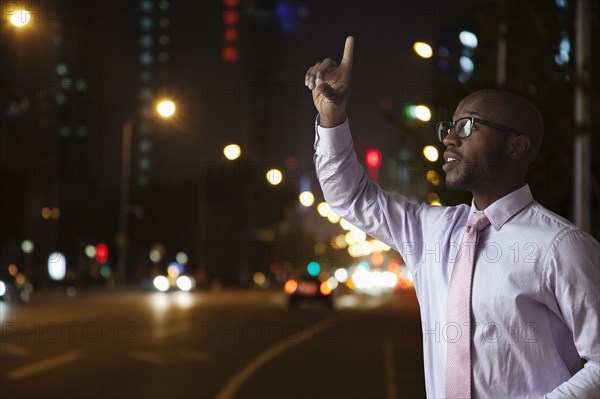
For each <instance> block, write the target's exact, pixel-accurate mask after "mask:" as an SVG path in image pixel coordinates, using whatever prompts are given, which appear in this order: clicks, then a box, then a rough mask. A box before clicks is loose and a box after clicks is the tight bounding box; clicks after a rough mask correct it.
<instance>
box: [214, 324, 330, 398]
mask: <svg viewBox="0 0 600 399" xmlns="http://www.w3.org/2000/svg"><path fill="white" fill-rule="evenodd" d="M331 324H332V323H331V319H327V320H324V321H321V322H319V323H316V324H313V325H312V326H310V327H307V328H305V329H303V330H301V334H300V337H299V338H298V339H297V340H294V341H291V342H290V341H281V342H279V343H277V344H275V345H273V346H271V347H270V348H269V349H267V350H266V351H264V352H262V353H261V354H260V355H258V356H257V357H255V358H254V359H252V361H251V362H250V363H248V364H246V366H244V367H243V368H242V369H241V370H239V371H238V372H237V373H236V374H235V375H234V376H233V377H232V378H230V379H229V381H227V383H226V384H225V386H224V387H223V388H222V389H221V391H220V392H219V393H218V395H217V396H216V397H215V399H232V398H233V397H234V396H235V394H236V393H237V391H238V390H239V389H240V387H241V386H242V385H243V384H244V383H245V382H246V381H247V380H248V379H250V377H252V375H253V374H254V373H256V371H257V370H258V369H260V368H261V367H262V366H264V365H265V364H267V363H268V362H269V361H270V360H272V359H273V358H275V357H276V356H277V355H279V354H280V353H282V352H284V351H286V350H288V349H290V348H292V347H293V346H296V345H298V344H300V343H302V342H304V341H306V340H307V339H309V338H311V337H314V334H311V333H310V332H311V331H319V332H322V331H323V330H324V329H326V328H328V327H329V326H330V325H331Z"/></svg>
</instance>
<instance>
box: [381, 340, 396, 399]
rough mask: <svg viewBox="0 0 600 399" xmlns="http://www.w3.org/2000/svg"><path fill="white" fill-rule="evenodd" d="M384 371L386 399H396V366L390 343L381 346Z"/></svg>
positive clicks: (392, 346)
mask: <svg viewBox="0 0 600 399" xmlns="http://www.w3.org/2000/svg"><path fill="white" fill-rule="evenodd" d="M383 355H384V363H383V368H384V369H385V390H386V398H387V399H397V398H398V389H397V387H396V364H395V362H394V345H393V344H392V341H389V340H388V341H385V344H383Z"/></svg>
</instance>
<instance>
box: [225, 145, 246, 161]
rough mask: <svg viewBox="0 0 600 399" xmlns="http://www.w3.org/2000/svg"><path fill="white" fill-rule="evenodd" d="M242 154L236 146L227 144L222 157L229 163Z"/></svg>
mask: <svg viewBox="0 0 600 399" xmlns="http://www.w3.org/2000/svg"><path fill="white" fill-rule="evenodd" d="M241 154H242V149H241V148H240V146H239V145H237V144H229V145H227V146H225V148H223V155H225V158H227V159H229V160H230V161H233V160H236V159H238V158H239V157H240V155H241Z"/></svg>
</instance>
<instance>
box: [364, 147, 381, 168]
mask: <svg viewBox="0 0 600 399" xmlns="http://www.w3.org/2000/svg"><path fill="white" fill-rule="evenodd" d="M365 161H366V162H367V166H368V167H369V168H372V169H377V168H378V167H380V166H381V151H379V150H377V149H375V148H371V149H369V150H367V154H366V156H365Z"/></svg>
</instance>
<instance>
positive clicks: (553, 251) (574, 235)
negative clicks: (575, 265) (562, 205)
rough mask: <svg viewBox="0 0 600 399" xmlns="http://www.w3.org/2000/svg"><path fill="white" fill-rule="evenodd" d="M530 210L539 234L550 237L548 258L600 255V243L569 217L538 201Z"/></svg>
mask: <svg viewBox="0 0 600 399" xmlns="http://www.w3.org/2000/svg"><path fill="white" fill-rule="evenodd" d="M530 212H531V213H532V215H533V216H534V219H535V221H534V222H533V226H535V229H536V230H537V231H538V232H539V233H538V234H539V235H546V237H547V238H548V240H549V242H548V247H547V248H548V252H547V257H548V258H554V257H559V258H563V259H565V258H567V257H571V262H572V261H574V260H575V259H581V258H585V257H593V258H594V257H595V258H596V259H597V257H598V256H600V253H599V252H600V244H599V243H598V241H596V239H595V238H594V237H592V236H591V235H590V234H588V233H587V232H585V231H583V230H581V229H580V228H579V227H578V226H576V225H575V224H573V223H572V222H571V221H569V220H568V219H566V218H564V217H562V216H560V215H558V214H556V213H554V212H552V211H550V210H548V209H546V208H545V207H543V206H542V205H540V204H539V203H537V202H535V201H534V202H533V203H532V205H531V207H530Z"/></svg>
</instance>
